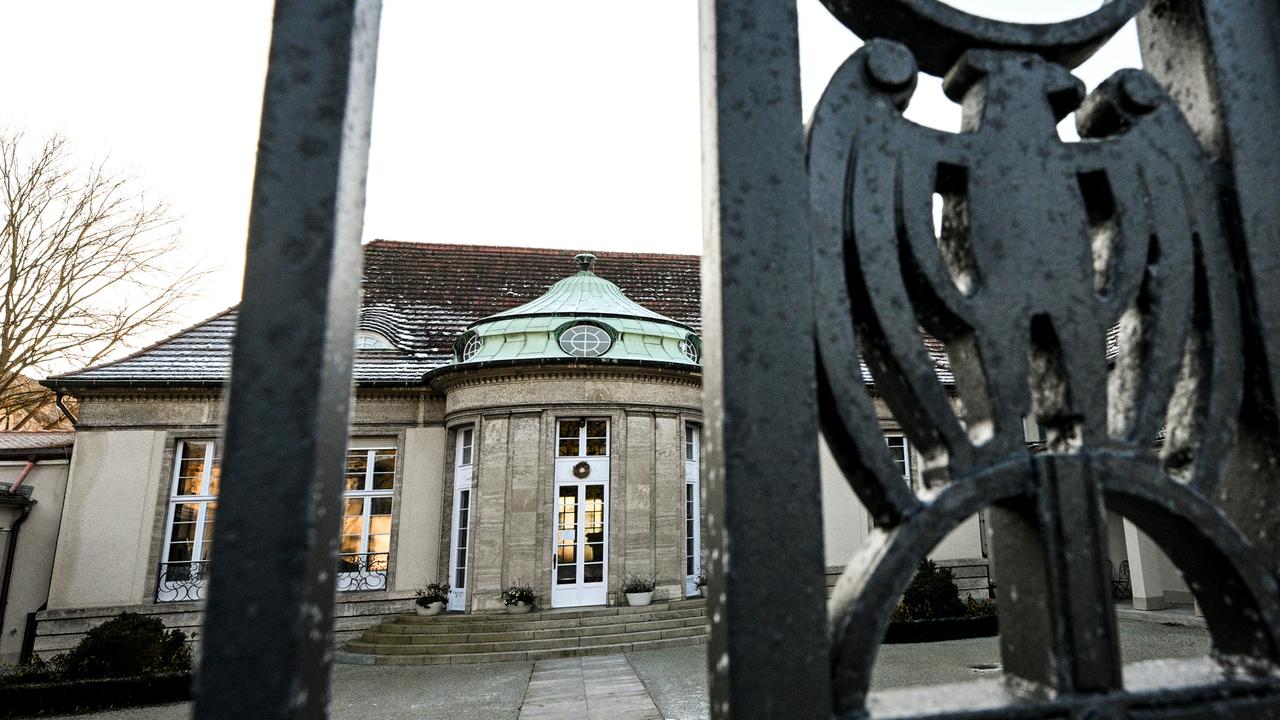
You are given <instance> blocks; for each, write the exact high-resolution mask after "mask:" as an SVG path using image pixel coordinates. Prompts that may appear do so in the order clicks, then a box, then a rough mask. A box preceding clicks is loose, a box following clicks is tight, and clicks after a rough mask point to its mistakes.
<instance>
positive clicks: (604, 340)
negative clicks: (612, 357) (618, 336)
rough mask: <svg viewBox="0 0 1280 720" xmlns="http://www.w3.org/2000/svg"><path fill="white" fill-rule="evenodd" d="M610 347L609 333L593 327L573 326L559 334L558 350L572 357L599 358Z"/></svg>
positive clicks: (611, 342)
mask: <svg viewBox="0 0 1280 720" xmlns="http://www.w3.org/2000/svg"><path fill="white" fill-rule="evenodd" d="M612 345H613V338H611V337H609V333H608V332H606V331H605V329H604V328H601V327H597V326H595V325H574V326H573V327H571V328H569V329H568V330H565V331H564V332H562V333H560V349H561V350H564V351H565V353H566V354H568V355H572V356H573V357H600V356H601V355H604V354H605V353H607V352H609V348H610V347H611V346H612Z"/></svg>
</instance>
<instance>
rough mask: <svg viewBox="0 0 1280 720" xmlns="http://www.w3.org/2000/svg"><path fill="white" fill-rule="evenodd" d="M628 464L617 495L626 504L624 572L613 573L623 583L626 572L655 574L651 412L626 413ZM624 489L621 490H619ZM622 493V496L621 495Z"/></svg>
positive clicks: (643, 574)
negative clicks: (621, 573)
mask: <svg viewBox="0 0 1280 720" xmlns="http://www.w3.org/2000/svg"><path fill="white" fill-rule="evenodd" d="M626 421H627V439H626V450H625V452H626V454H627V465H626V471H625V475H622V483H621V487H620V488H615V493H616V494H615V495H614V497H617V498H618V499H620V500H622V502H624V503H625V504H626V528H625V529H624V532H623V547H622V548H621V549H622V558H623V561H622V567H623V573H624V574H623V575H614V576H613V577H614V582H615V583H621V581H622V579H623V577H625V576H626V575H631V574H635V575H641V576H645V577H647V576H649V575H653V574H656V572H657V568H656V567H655V563H654V543H653V540H654V537H653V535H654V533H653V530H654V527H653V525H654V517H653V510H654V507H653V489H654V487H653V486H654V482H653V480H654V430H653V424H654V423H653V415H651V414H650V413H638V414H630V413H628V414H627V420H626ZM619 491H621V492H619ZM619 496H621V497H619Z"/></svg>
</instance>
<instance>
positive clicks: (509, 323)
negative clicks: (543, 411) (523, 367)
mask: <svg viewBox="0 0 1280 720" xmlns="http://www.w3.org/2000/svg"><path fill="white" fill-rule="evenodd" d="M595 260H596V258H595V256H594V255H592V254H590V253H582V254H580V255H577V256H576V257H574V261H575V262H577V263H578V266H579V268H580V269H579V271H578V272H577V273H575V274H573V275H570V276H569V277H567V278H565V279H563V280H561V281H559V282H557V283H556V284H554V285H552V286H551V288H550V289H549V290H547V292H546V293H545V294H544V295H542V296H541V297H539V298H537V299H536V300H533V301H531V302H527V303H525V304H524V305H520V306H519V307H514V308H511V309H510V310H504V311H502V312H500V313H496V314H494V315H490V316H488V317H486V318H482V319H480V320H477V321H476V322H474V323H472V324H471V325H470V326H469V327H468V328H467V330H466V332H464V333H462V335H460V336H458V339H457V340H456V341H455V342H454V347H453V361H454V365H455V366H467V365H474V364H478V363H489V362H495V361H515V360H530V361H535V362H536V361H541V360H547V359H553V358H554V359H568V358H582V359H586V358H598V359H600V360H603V361H610V360H612V361H617V362H642V363H643V362H656V363H664V364H677V365H688V366H690V367H695V368H696V367H698V366H699V365H700V364H701V355H702V341H701V340H700V339H699V338H698V336H697V335H695V334H694V333H693V330H692V329H690V328H689V327H688V326H687V325H684V324H683V323H679V322H676V321H675V320H672V319H671V318H668V317H666V316H664V315H661V314H659V313H656V312H654V311H652V310H650V309H648V308H646V307H644V306H643V305H640V304H639V303H636V302H635V301H634V300H632V299H631V298H628V297H627V296H626V295H624V294H623V292H622V290H621V289H619V288H618V286H617V285H614V284H613V283H611V282H609V281H608V280H605V279H604V278H602V277H600V276H598V275H596V274H595V272H594V270H593V267H594V265H595Z"/></svg>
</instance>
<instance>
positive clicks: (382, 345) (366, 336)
mask: <svg viewBox="0 0 1280 720" xmlns="http://www.w3.org/2000/svg"><path fill="white" fill-rule="evenodd" d="M356 349H357V350H395V349H396V348H395V346H394V345H392V344H391V341H390V340H388V339H386V338H385V337H383V336H382V335H379V334H378V333H376V332H369V331H368V330H361V331H360V332H358V333H356Z"/></svg>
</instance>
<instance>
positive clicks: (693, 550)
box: [684, 423, 702, 597]
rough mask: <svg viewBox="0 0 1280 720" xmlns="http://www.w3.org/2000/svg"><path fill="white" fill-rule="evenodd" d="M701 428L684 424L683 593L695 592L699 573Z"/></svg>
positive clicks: (700, 554)
mask: <svg viewBox="0 0 1280 720" xmlns="http://www.w3.org/2000/svg"><path fill="white" fill-rule="evenodd" d="M701 485H702V431H701V428H699V427H698V426H697V425H694V424H693V423H685V426H684V575H685V577H684V594H685V596H686V597H690V596H693V595H697V594H698V592H699V588H698V576H700V575H701V574H702V498H701V492H702V487H701Z"/></svg>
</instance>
